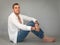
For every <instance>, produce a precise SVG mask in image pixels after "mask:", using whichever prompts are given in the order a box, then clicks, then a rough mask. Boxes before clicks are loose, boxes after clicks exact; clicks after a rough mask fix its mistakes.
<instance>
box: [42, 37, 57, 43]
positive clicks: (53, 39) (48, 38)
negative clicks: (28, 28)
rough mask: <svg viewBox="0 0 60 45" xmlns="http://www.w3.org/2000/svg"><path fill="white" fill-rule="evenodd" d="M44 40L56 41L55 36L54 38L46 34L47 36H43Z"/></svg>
mask: <svg viewBox="0 0 60 45" xmlns="http://www.w3.org/2000/svg"><path fill="white" fill-rule="evenodd" d="M43 41H44V42H56V39H55V38H52V37H47V36H45V37H44V38H43Z"/></svg>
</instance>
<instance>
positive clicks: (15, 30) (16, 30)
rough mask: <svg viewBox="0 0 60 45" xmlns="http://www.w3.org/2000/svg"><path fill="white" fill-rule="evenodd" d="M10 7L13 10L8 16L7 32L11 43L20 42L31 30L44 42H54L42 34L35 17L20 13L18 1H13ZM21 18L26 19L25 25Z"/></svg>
mask: <svg viewBox="0 0 60 45" xmlns="http://www.w3.org/2000/svg"><path fill="white" fill-rule="evenodd" d="M12 9H13V12H12V13H11V14H10V15H9V17H8V34H9V39H10V41H12V42H13V43H17V42H21V41H23V40H24V39H25V37H26V36H27V35H28V33H29V32H32V33H34V34H35V35H36V36H38V37H39V38H41V39H43V41H45V42H55V39H54V38H51V37H47V36H45V35H44V32H43V30H42V29H41V28H40V27H39V23H38V20H37V19H35V18H32V17H28V16H26V15H22V14H20V6H19V4H18V3H14V4H13V6H12ZM23 20H27V21H29V23H27V25H25V24H24V21H23Z"/></svg>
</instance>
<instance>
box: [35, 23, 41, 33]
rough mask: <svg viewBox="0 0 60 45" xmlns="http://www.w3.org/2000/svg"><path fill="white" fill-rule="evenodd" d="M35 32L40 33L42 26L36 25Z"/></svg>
mask: <svg viewBox="0 0 60 45" xmlns="http://www.w3.org/2000/svg"><path fill="white" fill-rule="evenodd" d="M35 30H36V31H38V32H39V31H40V26H39V25H38V24H35Z"/></svg>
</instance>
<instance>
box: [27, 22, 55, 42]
mask: <svg viewBox="0 0 60 45" xmlns="http://www.w3.org/2000/svg"><path fill="white" fill-rule="evenodd" d="M28 25H29V26H35V24H34V22H33V21H30V22H29V23H28ZM32 32H33V33H34V34H35V35H36V36H38V37H39V38H41V39H43V40H44V41H45V42H55V39H54V38H51V37H48V36H45V35H44V32H43V30H42V29H40V31H39V32H37V31H35V30H33V31H32Z"/></svg>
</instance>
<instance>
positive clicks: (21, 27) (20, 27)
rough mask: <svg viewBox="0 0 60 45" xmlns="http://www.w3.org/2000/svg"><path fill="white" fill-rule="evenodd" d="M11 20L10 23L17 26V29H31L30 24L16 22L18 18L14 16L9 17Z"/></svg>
mask: <svg viewBox="0 0 60 45" xmlns="http://www.w3.org/2000/svg"><path fill="white" fill-rule="evenodd" d="M11 22H12V24H14V25H15V26H16V27H17V28H19V29H22V30H26V31H31V26H27V25H24V24H20V23H19V22H18V20H17V19H15V18H11Z"/></svg>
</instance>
